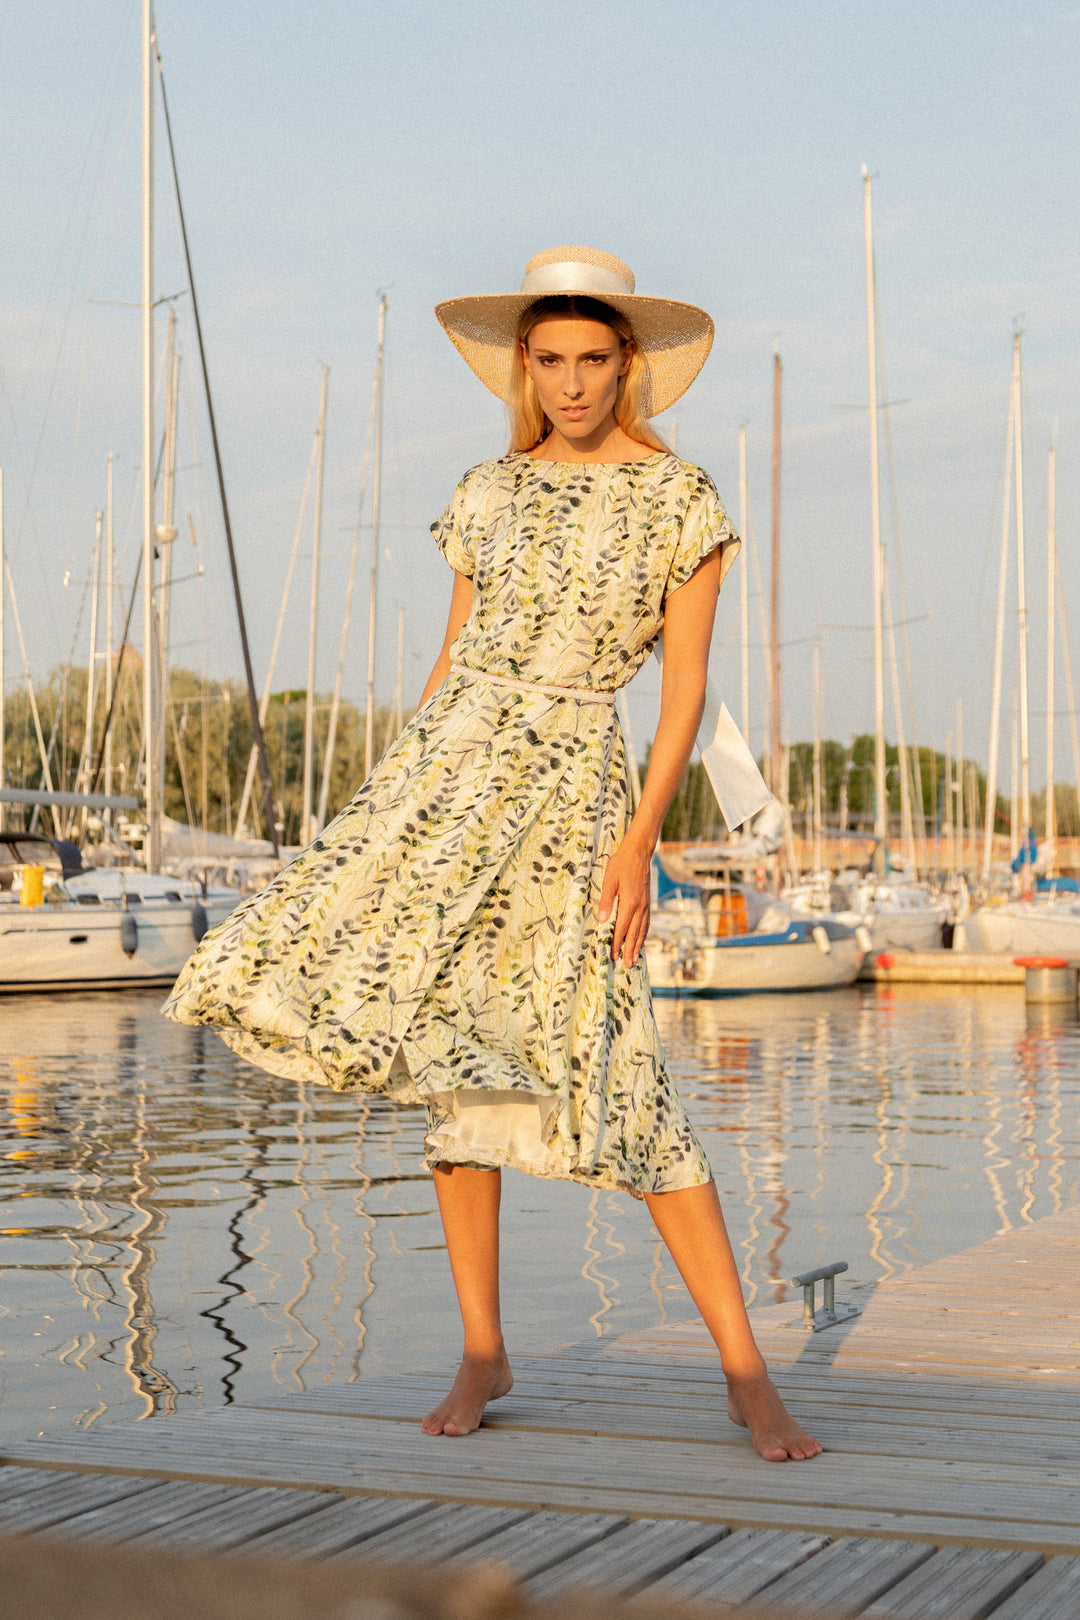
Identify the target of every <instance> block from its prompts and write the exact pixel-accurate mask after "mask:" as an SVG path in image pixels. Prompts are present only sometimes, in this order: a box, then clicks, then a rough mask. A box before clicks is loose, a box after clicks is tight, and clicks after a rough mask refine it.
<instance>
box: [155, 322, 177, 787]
mask: <svg viewBox="0 0 1080 1620" xmlns="http://www.w3.org/2000/svg"><path fill="white" fill-rule="evenodd" d="M166 355H167V360H166V365H165V377H166V384H165V390H166V391H165V445H164V454H163V456H162V468H161V522H160V523H159V524H158V526H157V529H156V530H155V531H154V532H155V534H156V536H157V542H158V550H159V553H160V557H161V566H160V571H159V576H158V612H157V626H158V629H157V643H158V680H157V694H158V706H159V711H160V712H159V714H158V717H157V719H158V725H157V731H156V733H155V735H154V779H155V781H156V782H157V793H156V797H157V802H158V805H159V806H160V807H161V810H162V812H164V808H165V754H166V736H167V733H168V723H169V722H168V714H169V611H170V607H171V587H172V548H173V541H174V540H175V539H176V532H177V531H176V525H175V523H174V522H173V510H174V506H175V501H176V425H177V416H178V414H179V406H180V357H179V355H178V354H177V352H176V311H175V309H173V308H172V307H171V306H170V309H169V335H168V339H167V345H166Z"/></svg>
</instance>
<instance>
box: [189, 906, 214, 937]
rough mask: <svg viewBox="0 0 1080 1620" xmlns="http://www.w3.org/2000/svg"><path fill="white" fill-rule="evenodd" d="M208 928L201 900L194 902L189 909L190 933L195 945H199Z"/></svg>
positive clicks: (208, 924) (208, 923)
mask: <svg viewBox="0 0 1080 1620" xmlns="http://www.w3.org/2000/svg"><path fill="white" fill-rule="evenodd" d="M209 927H210V919H209V918H208V917H207V915H206V907H205V906H204V905H203V903H202V901H201V900H196V902H195V904H194V905H193V906H192V908H191V932H192V934H193V935H194V938H195V943H196V945H198V944H201V942H202V939H203V936H204V935H205V933H206V931H207V929H208V928H209Z"/></svg>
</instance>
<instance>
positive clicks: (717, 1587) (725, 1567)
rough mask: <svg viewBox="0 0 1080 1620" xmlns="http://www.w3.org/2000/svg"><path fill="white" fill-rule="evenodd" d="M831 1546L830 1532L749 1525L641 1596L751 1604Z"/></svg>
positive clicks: (645, 1598)
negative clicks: (758, 1594) (774, 1583)
mask: <svg viewBox="0 0 1080 1620" xmlns="http://www.w3.org/2000/svg"><path fill="white" fill-rule="evenodd" d="M828 1545H829V1537H828V1536H821V1535H809V1534H807V1533H806V1532H804V1531H798V1530H749V1529H746V1528H745V1527H744V1528H743V1529H741V1530H736V1531H734V1532H733V1534H732V1535H730V1536H727V1537H726V1538H725V1539H724V1540H723V1541H719V1542H716V1543H715V1544H714V1545H713V1546H712V1547H709V1548H707V1549H706V1550H705V1551H704V1552H700V1553H697V1554H695V1555H694V1557H693V1558H690V1559H688V1560H687V1561H686V1563H684V1564H681V1565H680V1566H679V1567H678V1568H677V1569H675V1570H672V1571H671V1572H670V1573H669V1574H667V1575H665V1576H664V1577H663V1578H662V1579H661V1580H659V1581H657V1582H655V1583H654V1584H652V1585H649V1586H645V1587H643V1588H642V1590H641V1591H640V1592H639V1593H638V1594H637V1598H638V1599H639V1600H640V1601H641V1602H649V1603H656V1602H658V1601H659V1600H660V1599H661V1598H663V1597H665V1596H668V1597H678V1598H692V1597H696V1598H703V1599H708V1600H709V1601H710V1602H713V1603H746V1602H747V1601H748V1600H749V1599H750V1598H752V1597H754V1596H756V1595H757V1593H759V1592H762V1591H764V1589H765V1588H766V1587H767V1586H770V1585H771V1584H772V1583H773V1582H774V1581H776V1580H779V1578H780V1576H781V1575H786V1574H788V1573H789V1571H791V1570H793V1569H798V1568H799V1567H800V1565H802V1564H805V1563H806V1561H807V1559H808V1558H812V1557H813V1556H814V1555H815V1554H816V1553H819V1552H820V1551H821V1550H822V1548H823V1547H827V1546H828Z"/></svg>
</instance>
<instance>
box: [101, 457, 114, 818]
mask: <svg viewBox="0 0 1080 1620" xmlns="http://www.w3.org/2000/svg"><path fill="white" fill-rule="evenodd" d="M112 711H113V453H112V451H111V450H110V451H109V459H108V461H107V463H106V471H105V775H104V786H103V788H102V791H103V792H104V793H106V794H109V793H111V792H112V771H113V758H112V725H111V724H110V721H111V718H112ZM102 814H103V815H104V817H105V820H106V821H109V822H111V820H112V811H111V810H105V811H103V812H102Z"/></svg>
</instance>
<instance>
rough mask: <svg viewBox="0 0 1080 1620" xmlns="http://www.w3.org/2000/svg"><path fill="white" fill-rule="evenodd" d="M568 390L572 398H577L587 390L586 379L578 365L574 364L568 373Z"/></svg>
mask: <svg viewBox="0 0 1080 1620" xmlns="http://www.w3.org/2000/svg"><path fill="white" fill-rule="evenodd" d="M566 392H567V393H568V394H569V395H570V397H571V398H572V399H577V398H578V397H579V396H580V395H581V394H583V393H584V392H585V383H584V380H583V379H582V375H581V372H580V371H578V369H577V367H576V366H572V367H571V368H570V369H569V370H568V371H567V373H566Z"/></svg>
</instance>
